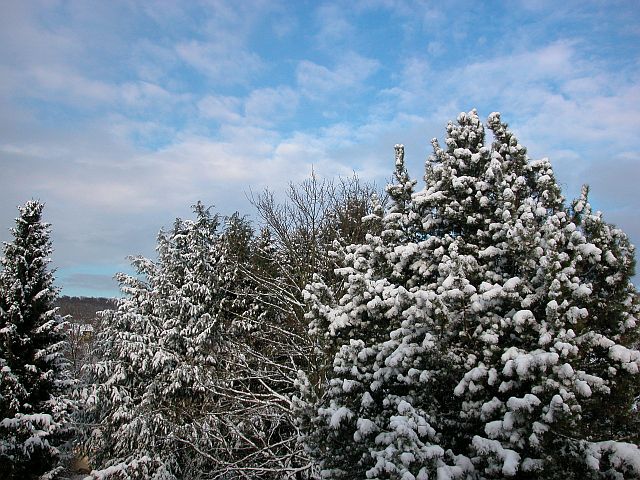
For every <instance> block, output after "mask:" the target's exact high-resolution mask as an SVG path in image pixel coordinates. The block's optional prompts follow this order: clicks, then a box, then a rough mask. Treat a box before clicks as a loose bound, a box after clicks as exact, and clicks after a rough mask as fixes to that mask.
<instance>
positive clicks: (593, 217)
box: [304, 111, 640, 480]
mask: <svg viewBox="0 0 640 480" xmlns="http://www.w3.org/2000/svg"><path fill="white" fill-rule="evenodd" d="M487 125H488V127H489V129H490V130H491V131H492V133H493V137H494V140H493V143H492V144H491V145H487V144H486V143H485V142H486V137H485V132H484V126H483V125H482V123H481V122H480V120H479V119H478V116H477V114H476V112H475V111H472V112H469V113H468V114H465V113H463V114H461V115H460V116H459V117H458V122H457V124H454V123H450V124H449V125H448V126H447V138H446V146H445V147H444V148H442V147H440V145H439V144H438V142H437V141H435V140H434V141H433V142H432V143H433V148H434V152H433V155H431V156H430V158H429V159H428V160H427V164H426V170H425V187H424V189H422V190H421V191H418V192H414V188H413V186H414V182H412V181H411V180H410V179H409V177H408V175H407V173H406V168H405V167H404V158H403V153H404V152H403V149H402V148H401V147H400V146H398V147H397V148H396V175H395V183H394V184H392V185H390V186H389V187H388V189H387V191H388V193H389V195H390V197H391V199H392V205H391V207H390V209H389V212H388V213H387V214H385V215H381V216H380V217H379V218H378V219H373V220H374V221H376V222H378V223H379V224H380V225H381V226H382V231H381V233H380V234H379V235H376V234H370V235H368V236H367V238H366V241H365V242H364V243H363V244H361V245H354V246H352V247H349V249H348V255H346V257H345V263H346V264H345V267H344V268H342V269H340V270H338V273H339V274H341V275H342V276H343V279H344V287H343V288H344V291H345V292H346V293H345V294H344V295H343V296H342V297H341V298H337V299H335V300H334V295H333V294H332V292H331V291H330V289H329V288H328V287H327V286H326V285H324V284H323V283H322V282H321V281H317V282H314V283H313V284H311V285H310V287H309V288H308V294H307V299H308V303H309V306H310V307H309V318H310V320H311V331H312V333H313V334H314V335H316V338H317V339H318V343H319V344H320V345H323V347H324V348H325V349H326V350H327V351H329V352H331V353H332V354H333V359H332V362H331V364H329V365H328V373H327V380H326V381H325V382H324V383H323V382H322V379H320V384H319V385H318V386H317V389H316V390H315V391H316V397H315V401H311V403H310V404H307V407H308V408H307V409H306V410H305V411H306V412H307V415H308V417H307V419H306V421H304V424H305V425H306V426H307V437H306V443H307V446H308V449H309V452H310V453H311V454H312V455H314V456H315V457H316V458H317V460H318V461H319V463H320V466H321V468H322V470H323V475H324V476H325V477H328V478H350V479H351V478H353V479H356V478H398V479H403V480H408V479H414V478H417V479H426V478H436V476H437V478H439V479H446V478H472V479H474V478H505V477H509V478H581V477H584V478H623V477H624V478H632V477H633V478H636V477H638V476H639V475H640V454H639V452H638V446H637V444H638V442H639V440H640V438H639V437H638V431H639V429H638V421H639V418H638V414H637V410H636V409H635V407H634V399H635V398H637V396H638V394H639V393H640V381H639V380H640V377H639V369H640V352H638V350H636V348H637V341H638V332H639V329H638V326H637V317H638V313H639V307H638V299H637V292H636V290H635V288H634V287H633V285H632V284H631V283H630V278H631V276H633V271H634V270H633V269H634V249H633V247H632V246H631V245H630V244H629V241H628V239H627V238H626V236H625V235H624V233H623V232H621V231H620V230H619V229H616V228H615V227H613V226H611V225H608V224H606V223H605V222H604V220H603V219H602V215H601V214H594V213H593V212H592V211H591V207H590V206H589V203H588V198H587V191H586V190H585V191H584V192H583V194H582V195H581V197H580V198H579V199H578V200H576V201H575V202H573V203H572V205H571V206H570V207H566V206H565V204H564V201H563V198H562V197H561V194H560V189H559V187H558V185H557V183H556V181H555V178H554V175H553V171H552V168H551V166H550V164H549V162H548V160H546V159H544V160H540V161H530V160H529V158H528V157H527V154H526V149H525V148H524V147H522V146H521V145H520V144H519V143H518V140H517V138H516V137H515V136H514V134H513V132H511V131H510V130H509V129H508V127H507V125H506V124H504V123H503V122H502V121H501V120H500V116H499V114H492V115H491V116H490V117H489V119H488V122H487ZM369 220H372V219H371V218H370V219H369ZM304 385H305V389H304V390H305V391H304V393H305V394H306V396H307V398H313V396H312V395H310V394H309V392H310V391H312V390H313V389H312V388H310V386H309V382H306V383H304ZM309 411H311V414H309Z"/></svg>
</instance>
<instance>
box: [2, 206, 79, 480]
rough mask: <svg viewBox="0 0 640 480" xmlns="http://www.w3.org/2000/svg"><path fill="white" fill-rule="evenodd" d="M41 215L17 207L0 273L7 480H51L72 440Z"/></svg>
mask: <svg viewBox="0 0 640 480" xmlns="http://www.w3.org/2000/svg"><path fill="white" fill-rule="evenodd" d="M43 208H44V205H43V204H42V203H40V202H38V201H29V202H27V203H26V204H25V205H24V206H21V207H19V210H20V216H19V217H18V218H17V219H16V226H15V227H14V228H13V229H11V233H12V235H13V237H14V240H13V241H12V242H11V243H5V244H4V257H3V258H2V271H0V472H2V473H1V475H2V477H3V478H9V479H26V478H36V477H38V476H41V475H44V474H47V475H48V476H49V477H53V476H55V474H56V471H58V470H60V469H61V467H57V465H58V463H59V462H60V460H61V459H62V458H63V457H64V455H63V454H64V451H63V445H64V444H65V442H66V441H67V440H68V439H69V437H70V434H71V426H70V425H71V423H70V414H71V410H72V406H73V403H72V402H71V401H70V399H69V398H68V396H67V392H68V390H69V388H70V386H71V385H72V380H71V379H70V377H69V372H68V366H67V364H66V362H65V361H64V356H63V351H64V346H65V343H64V340H65V334H64V322H63V321H62V320H61V318H60V317H59V316H57V315H56V310H57V309H56V308H55V307H54V302H55V299H56V297H57V294H58V292H57V289H56V287H55V286H54V277H53V273H52V272H51V271H50V270H49V269H48V264H49V262H50V259H49V256H50V255H51V251H52V248H51V241H50V238H49V235H50V226H49V224H48V223H45V222H43V221H42V210H43Z"/></svg>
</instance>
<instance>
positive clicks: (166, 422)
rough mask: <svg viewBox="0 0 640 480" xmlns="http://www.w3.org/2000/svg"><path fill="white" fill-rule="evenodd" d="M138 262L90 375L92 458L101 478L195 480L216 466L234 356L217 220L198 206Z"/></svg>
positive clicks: (108, 318) (107, 323)
mask: <svg viewBox="0 0 640 480" xmlns="http://www.w3.org/2000/svg"><path fill="white" fill-rule="evenodd" d="M194 210H195V214H196V219H195V220H193V221H191V220H187V221H183V220H180V219H178V220H176V222H175V224H174V226H173V228H172V229H171V230H170V231H168V232H164V231H163V232H160V234H159V237H158V245H157V249H156V250H157V253H158V259H157V260H156V261H152V260H149V259H146V258H143V257H137V258H134V259H133V261H132V263H133V266H134V267H135V268H136V270H137V273H138V275H137V276H129V275H124V274H121V275H119V276H118V280H119V282H120V286H121V289H122V292H123V293H124V297H123V298H122V299H121V300H119V302H118V308H117V309H116V310H113V311H109V310H108V311H105V312H104V313H103V318H102V328H101V331H100V333H99V334H98V339H97V342H96V345H97V347H96V352H95V354H96V355H97V357H98V358H99V360H98V361H96V362H95V363H94V364H92V365H89V366H88V367H87V369H86V371H87V377H86V379H85V382H86V387H85V390H84V400H85V407H84V412H83V418H82V421H83V423H84V425H85V436H86V437H85V444H84V445H85V449H86V452H87V454H88V455H89V456H90V458H91V460H92V462H93V465H94V466H95V467H96V470H95V471H94V472H93V475H94V476H96V477H98V478H105V477H106V478H109V477H113V478H140V479H143V478H144V479H147V478H155V479H174V478H197V477H198V475H200V474H201V473H202V472H203V471H206V470H207V468H208V467H207V465H211V462H212V461H213V460H214V459H212V458H211V457H210V456H208V454H207V453H206V452H207V451H209V450H211V449H212V443H211V442H212V436H211V435H210V432H211V431H215V430H216V429H217V428H218V427H217V424H216V422H217V420H216V417H215V415H210V413H211V412H212V411H214V409H213V408H211V407H209V406H208V404H209V403H210V402H215V400H216V399H215V398H211V397H210V396H211V385H212V383H213V382H215V381H216V372H217V371H218V369H220V368H222V367H221V365H224V361H223V358H224V356H225V355H226V353H227V352H226V351H225V341H224V336H225V335H226V332H225V329H228V328H230V326H229V325H228V324H226V323H225V321H224V320H225V319H226V318H228V317H225V316H223V315H219V313H220V311H221V303H222V301H223V299H225V298H226V296H227V295H228V293H227V291H226V288H225V287H228V286H226V285H224V283H223V282H224V280H225V278H224V277H225V274H224V262H225V257H224V255H223V252H222V240H221V233H220V232H219V230H218V229H219V223H220V222H219V218H218V216H217V215H212V214H211V213H210V211H209V209H207V208H205V207H204V206H203V205H202V204H200V203H198V205H196V206H195V207H194Z"/></svg>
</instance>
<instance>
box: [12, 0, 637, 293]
mask: <svg viewBox="0 0 640 480" xmlns="http://www.w3.org/2000/svg"><path fill="white" fill-rule="evenodd" d="M639 79H640V4H639V3H638V2H637V1H636V0H629V1H593V2H590V1H585V0H581V1H572V0H565V1H562V2H558V1H557V0H554V1H548V2H547V1H544V0H540V1H535V0H534V1H505V2H479V1H477V0H476V1H469V2H465V1H455V0H453V1H447V2H443V1H420V0H415V1H414V0H363V1H360V0H351V1H344V2H320V1H308V2H307V1H302V0H289V1H277V0H264V1H260V0H258V1H250V0H242V1H237V0H234V1H224V0H220V1H217V0H212V1H184V2H178V1H173V0H171V1H139V2H138V1H133V0H130V1H108V2H106V1H102V0H99V1H91V0H78V1H55V0H51V1H24V0H18V1H10V0H9V1H4V2H3V4H2V15H0V239H1V240H8V239H9V233H8V228H9V227H10V226H11V225H12V222H13V219H14V217H15V216H16V214H17V210H16V206H17V205H18V204H22V203H24V202H25V201H26V200H28V199H30V198H38V199H41V200H42V201H44V202H46V209H45V215H46V219H47V220H48V221H49V222H51V223H52V224H53V241H54V247H55V253H54V256H53V264H54V266H55V267H56V268H57V274H56V275H57V279H58V283H59V285H60V286H61V287H62V289H63V290H62V293H63V294H67V295H87V296H96V295H114V294H116V292H117V286H116V284H115V282H114V281H113V280H112V276H113V274H114V273H115V272H116V271H121V270H125V269H126V268H127V260H126V256H127V255H130V254H144V255H147V256H152V255H153V248H154V245H155V237H156V234H157V231H158V230H159V229H160V228H161V227H162V226H163V225H165V226H166V225H171V223H172V222H173V219H174V218H175V217H176V216H180V217H185V216H188V215H189V212H190V208H189V206H190V205H192V204H194V203H195V202H196V201H197V200H202V201H203V202H205V203H207V204H214V205H215V206H216V209H217V210H218V211H220V212H221V213H223V214H230V213H232V212H233V211H235V210H240V211H241V212H244V213H249V214H251V213H252V210H251V207H250V205H249V202H248V201H247V194H248V192H249V191H250V189H251V190H252V191H260V190H262V189H263V188H265V187H270V188H272V189H274V190H276V191H277V190H278V189H280V188H282V186H283V185H285V184H286V183H287V182H288V181H290V180H294V181H295V180H300V179H303V178H305V177H306V176H308V175H309V174H310V172H311V169H312V168H313V169H314V170H315V172H317V173H319V174H320V175H323V176H327V177H333V176H337V175H349V174H351V173H352V172H354V171H355V172H356V173H357V174H358V175H359V176H360V177H361V178H363V179H365V180H370V181H375V182H377V183H378V184H379V185H382V184H384V183H385V181H386V179H387V178H389V175H390V173H391V171H392V168H393V163H392V159H393V145H394V144H395V143H404V144H405V145H406V151H407V157H408V161H409V165H410V169H411V172H412V174H413V175H414V176H415V177H417V178H420V177H421V175H422V166H423V163H424V159H425V158H426V157H427V155H428V154H429V148H430V147H429V140H430V139H431V138H432V137H439V138H442V136H443V133H444V127H445V125H446V122H447V121H448V120H450V119H455V117H456V116H457V114H458V113H459V112H460V111H463V110H464V111H468V110H470V109H471V108H473V107H476V108H478V110H479V112H480V114H481V116H482V117H483V118H486V116H487V115H488V114H489V113H491V112H492V111H500V112H502V116H503V119H504V120H506V121H507V122H509V123H510V125H511V127H512V128H513V129H514V130H515V131H516V132H517V133H518V135H519V138H520V141H521V143H522V144H523V145H525V146H527V147H528V149H529V153H530V155H531V156H532V157H533V158H540V157H543V156H546V157H549V158H550V159H551V161H552V163H553V165H554V167H555V169H556V174H557V177H558V179H559V181H560V182H561V184H562V187H563V191H564V193H565V195H566V196H567V197H573V196H575V195H576V194H577V193H578V192H579V188H580V185H581V184H582V183H589V184H590V185H591V187H592V199H593V202H594V204H595V205H596V206H597V208H599V209H601V210H603V211H604V212H605V218H606V219H607V220H608V221H610V222H613V223H616V224H618V225H620V226H621V227H622V228H623V229H624V230H625V231H626V232H627V233H628V234H629V235H630V236H631V238H632V240H633V241H635V242H636V243H638V242H640V214H639V213H638V212H640V195H638V189H639V188H638V181H639V179H640V156H639V153H638V152H640V133H639V132H640V83H639ZM636 278H637V277H636Z"/></svg>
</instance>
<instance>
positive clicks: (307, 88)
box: [296, 53, 380, 98]
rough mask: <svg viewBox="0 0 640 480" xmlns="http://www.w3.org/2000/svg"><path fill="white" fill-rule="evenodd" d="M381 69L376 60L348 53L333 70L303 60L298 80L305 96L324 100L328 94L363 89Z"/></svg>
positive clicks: (298, 69)
mask: <svg viewBox="0 0 640 480" xmlns="http://www.w3.org/2000/svg"><path fill="white" fill-rule="evenodd" d="M379 67H380V63H379V62H378V61H377V60H375V59H372V58H366V57H363V56H361V55H358V54H356V53H347V54H346V55H344V56H342V58H341V59H340V61H339V62H338V63H337V64H336V65H335V67H334V68H333V69H331V68H328V67H326V66H324V65H319V64H317V63H314V62H311V61H309V60H303V61H301V62H300V63H299V64H298V68H297V71H296V78H297V82H298V85H299V87H300V89H301V91H302V92H303V93H304V94H305V95H307V96H309V97H311V98H322V97H324V96H325V95H327V94H333V93H337V92H338V93H345V89H355V90H359V89H362V88H363V87H364V85H365V81H366V80H367V79H368V78H369V77H370V76H371V75H372V74H373V73H375V72H376V70H378V68H379Z"/></svg>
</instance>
